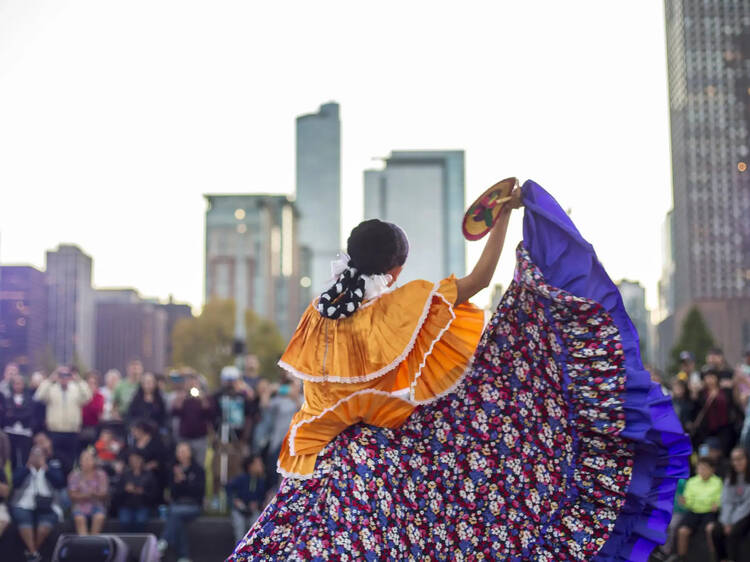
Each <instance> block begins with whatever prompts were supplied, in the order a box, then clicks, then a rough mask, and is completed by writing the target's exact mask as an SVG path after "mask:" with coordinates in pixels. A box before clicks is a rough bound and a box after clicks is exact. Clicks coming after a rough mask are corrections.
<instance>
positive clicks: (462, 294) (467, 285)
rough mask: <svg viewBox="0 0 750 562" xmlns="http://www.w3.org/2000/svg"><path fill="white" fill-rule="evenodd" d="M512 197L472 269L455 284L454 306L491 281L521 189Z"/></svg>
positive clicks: (517, 205) (515, 190) (518, 204)
mask: <svg viewBox="0 0 750 562" xmlns="http://www.w3.org/2000/svg"><path fill="white" fill-rule="evenodd" d="M512 197H513V199H511V200H510V201H508V203H506V204H505V206H504V207H503V209H502V210H501V211H500V216H499V217H498V219H497V222H496V223H495V225H494V226H493V227H492V230H491V231H490V236H489V238H488V239H487V243H486V244H485V246H484V250H483V251H482V255H481V257H480V258H479V261H478V262H477V264H476V265H475V266H474V269H473V270H472V271H471V273H469V274H468V275H467V276H466V277H462V278H461V279H459V280H458V281H457V282H456V288H457V292H456V302H455V303H454V304H456V305H459V304H461V303H464V302H466V301H468V300H469V299H470V298H471V297H473V296H474V295H476V294H477V293H478V292H479V291H481V290H482V289H486V288H487V287H488V286H489V284H490V281H492V276H493V275H494V273H495V268H496V267H497V262H498V260H499V259H500V253H501V252H502V251H503V244H504V243H505V233H506V231H507V230H508V221H509V220H510V213H511V211H512V210H513V209H517V208H518V207H520V206H521V189H520V188H516V189H514V190H513V193H512Z"/></svg>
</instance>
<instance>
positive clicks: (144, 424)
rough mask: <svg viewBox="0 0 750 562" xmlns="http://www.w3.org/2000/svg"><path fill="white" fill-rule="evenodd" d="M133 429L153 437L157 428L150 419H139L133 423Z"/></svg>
mask: <svg viewBox="0 0 750 562" xmlns="http://www.w3.org/2000/svg"><path fill="white" fill-rule="evenodd" d="M133 427H134V428H135V429H139V430H140V431H142V432H143V433H148V434H149V435H150V436H151V437H153V436H154V434H155V433H156V431H157V427H156V424H154V422H152V421H151V420H150V419H148V418H141V419H139V420H137V421H136V422H135V423H134V424H133Z"/></svg>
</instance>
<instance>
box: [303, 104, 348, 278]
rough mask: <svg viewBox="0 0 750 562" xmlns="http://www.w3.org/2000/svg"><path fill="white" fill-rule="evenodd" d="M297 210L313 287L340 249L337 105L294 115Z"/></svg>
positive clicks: (339, 154)
mask: <svg viewBox="0 0 750 562" xmlns="http://www.w3.org/2000/svg"><path fill="white" fill-rule="evenodd" d="M296 203H297V210H298V211H299V216H300V220H299V236H300V241H301V242H300V243H301V245H303V246H307V247H308V248H309V251H310V278H311V279H312V289H313V291H318V292H319V291H320V289H321V288H322V286H323V285H324V284H325V282H326V281H327V280H328V279H329V278H330V276H331V266H330V264H331V261H332V260H333V259H334V258H335V256H336V253H337V252H339V251H340V250H341V121H340V120H339V105H338V104H337V103H333V102H332V103H326V104H324V105H321V106H320V110H319V111H318V113H312V114H310V115H301V116H300V117H297V201H296Z"/></svg>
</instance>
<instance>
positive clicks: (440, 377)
mask: <svg viewBox="0 0 750 562" xmlns="http://www.w3.org/2000/svg"><path fill="white" fill-rule="evenodd" d="M455 300H456V279H455V277H453V276H452V277H450V278H448V279H445V280H443V281H441V282H440V283H437V284H434V285H433V284H432V283H429V282H427V281H421V280H420V281H412V282H411V283H407V284H406V285H404V286H403V287H400V288H398V289H395V290H393V291H391V292H388V293H385V294H383V295H381V296H380V297H378V298H375V299H372V300H370V301H366V302H364V303H363V304H362V305H361V306H360V308H359V310H357V312H355V313H354V314H353V315H352V316H350V317H348V318H341V319H337V320H334V319H329V318H324V317H323V316H321V315H320V314H319V313H318V311H317V310H316V308H315V306H314V305H315V303H314V302H313V303H312V304H311V305H310V306H308V308H307V310H306V311H305V313H304V314H303V316H302V319H301V320H300V322H299V325H298V326H297V330H296V331H295V333H294V335H293V336H292V339H291V341H290V342H289V346H288V347H287V349H286V351H285V352H284V355H282V357H281V361H279V365H280V366H281V367H283V368H284V369H285V370H287V371H288V372H289V373H290V374H292V375H294V376H296V377H298V378H300V379H302V380H303V381H304V393H305V401H304V403H303V404H302V407H301V409H300V411H299V412H297V413H296V414H295V416H294V418H293V419H292V423H291V426H290V428H289V431H288V432H287V434H286V437H285V438H284V443H283V445H282V447H281V454H280V455H279V460H278V469H279V472H280V473H281V474H283V475H284V476H288V477H295V478H306V477H310V476H311V475H312V473H313V471H314V469H315V461H316V459H317V457H318V453H320V451H321V450H322V449H323V448H324V447H325V446H326V445H327V444H328V443H329V442H330V441H331V440H332V439H333V438H334V437H336V436H337V435H338V434H339V433H341V432H342V431H344V430H345V429H346V428H347V427H349V426H350V425H353V424H356V423H359V422H365V423H368V424H372V425H376V426H379V427H389V428H396V427H399V426H400V425H401V424H402V423H404V422H405V421H406V419H407V418H408V417H409V415H410V414H411V413H412V411H413V410H414V408H416V407H417V406H418V405H419V404H424V403H427V402H430V401H432V400H435V399H436V398H438V397H440V396H441V395H443V394H447V393H448V392H450V391H452V390H453V388H454V387H455V386H456V384H457V383H458V382H459V380H460V378H461V376H462V375H463V373H464V371H465V370H466V367H467V365H468V362H469V360H470V359H471V356H472V355H473V354H474V350H475V349H476V346H477V344H478V343H479V337H480V335H481V333H482V329H483V327H484V314H483V312H482V311H481V310H480V309H479V308H477V307H476V306H474V305H472V304H469V303H466V304H461V305H459V306H455V307H454V306H453V303H454V302H455Z"/></svg>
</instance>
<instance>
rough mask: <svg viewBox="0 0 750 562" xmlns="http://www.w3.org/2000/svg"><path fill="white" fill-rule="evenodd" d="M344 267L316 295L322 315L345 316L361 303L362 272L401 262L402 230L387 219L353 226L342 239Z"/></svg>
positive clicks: (404, 250)
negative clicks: (336, 276)
mask: <svg viewBox="0 0 750 562" xmlns="http://www.w3.org/2000/svg"><path fill="white" fill-rule="evenodd" d="M346 252H347V253H348V254H349V263H348V264H347V265H348V267H347V269H345V270H344V272H343V273H342V274H341V275H340V276H339V277H338V279H336V281H335V282H334V284H333V286H332V287H331V288H330V289H328V290H327V291H325V292H324V293H322V294H321V295H320V300H319V301H318V312H320V314H321V315H322V316H325V317H326V318H334V319H335V318H342V317H343V318H346V317H347V316H351V315H352V314H354V312H355V311H356V310H357V309H358V308H359V305H360V304H362V299H363V298H364V296H365V281H364V279H363V276H367V275H379V274H384V273H387V272H388V271H390V270H391V269H393V268H394V267H399V266H402V265H404V263H405V262H406V257H407V256H408V255H409V241H408V239H407V238H406V234H405V233H404V231H403V230H402V229H401V228H400V227H398V226H396V225H395V224H393V223H390V222H383V221H381V220H378V219H370V220H366V221H363V222H361V223H359V224H358V225H357V226H355V227H354V229H353V230H352V232H351V234H350V235H349V239H348V240H347V242H346Z"/></svg>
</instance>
